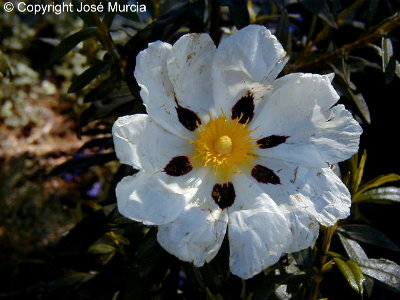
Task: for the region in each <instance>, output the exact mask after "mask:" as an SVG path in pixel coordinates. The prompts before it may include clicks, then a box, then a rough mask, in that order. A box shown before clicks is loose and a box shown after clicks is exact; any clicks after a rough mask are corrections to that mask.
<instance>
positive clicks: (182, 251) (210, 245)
mask: <svg viewBox="0 0 400 300" xmlns="http://www.w3.org/2000/svg"><path fill="white" fill-rule="evenodd" d="M227 223H228V217H227V214H226V212H225V211H222V210H220V209H219V208H218V206H216V205H209V206H208V207H207V206H206V205H201V206H198V205H195V204H191V205H189V206H187V207H186V208H185V210H184V211H183V212H182V213H181V214H180V215H179V216H178V217H177V218H176V219H175V220H174V221H172V222H171V223H168V224H165V225H161V226H159V228H158V236H157V238H158V242H159V243H160V245H161V246H162V247H163V248H164V249H165V250H167V251H168V252H169V253H171V254H173V255H175V256H176V257H178V258H179V259H180V260H183V261H188V262H193V264H194V265H195V266H198V267H200V266H202V265H203V264H204V262H209V261H211V260H212V259H213V258H214V257H215V255H217V253H218V250H219V248H220V247H221V244H222V241H223V239H224V236H225V232H226V225H227Z"/></svg>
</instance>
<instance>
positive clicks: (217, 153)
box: [190, 115, 257, 182]
mask: <svg viewBox="0 0 400 300" xmlns="http://www.w3.org/2000/svg"><path fill="white" fill-rule="evenodd" d="M251 132H252V131H251V130H249V129H248V128H247V124H241V123H239V119H234V120H231V119H228V118H227V117H226V116H225V115H222V116H219V117H218V118H216V119H212V118H211V119H210V121H209V122H208V123H206V124H203V125H201V126H200V127H199V128H198V129H197V137H196V139H195V140H193V141H190V143H192V144H194V150H193V153H192V155H191V157H190V158H191V159H190V160H191V162H192V163H193V165H194V167H210V168H213V170H214V174H215V175H216V177H217V180H218V181H219V182H227V181H229V180H230V178H231V175H232V174H233V173H239V172H241V171H243V170H250V169H251V168H252V167H253V166H254V158H255V157H256V155H255V154H254V153H253V151H254V150H255V149H256V148H257V145H256V142H255V140H254V139H253V138H252V137H251Z"/></svg>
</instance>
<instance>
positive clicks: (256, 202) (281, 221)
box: [228, 175, 290, 279]
mask: <svg viewBox="0 0 400 300" xmlns="http://www.w3.org/2000/svg"><path fill="white" fill-rule="evenodd" d="M234 186H235V189H236V191H237V197H236V199H235V203H234V204H233V205H232V207H230V208H228V213H229V225H228V235H229V247H230V267H231V271H232V273H233V274H235V275H237V276H239V277H241V278H243V279H247V278H250V277H252V276H254V275H256V274H258V273H259V272H261V271H262V270H263V269H265V268H267V267H269V266H271V265H272V264H274V263H276V262H277V261H278V260H279V258H280V256H281V254H282V253H283V252H284V251H285V249H286V248H287V245H288V242H290V240H289V239H290V230H289V224H288V222H287V220H286V218H285V216H284V215H283V213H282V212H281V211H280V209H279V207H278V206H277V205H276V204H275V202H274V201H273V200H272V199H271V198H270V197H269V196H268V195H267V194H265V193H264V192H263V191H262V190H261V188H260V187H259V184H258V183H257V182H255V181H254V180H252V179H251V178H249V177H247V176H244V175H242V176H238V178H237V179H235V180H234Z"/></svg>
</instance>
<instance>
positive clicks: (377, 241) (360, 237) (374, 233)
mask: <svg viewBox="0 0 400 300" xmlns="http://www.w3.org/2000/svg"><path fill="white" fill-rule="evenodd" d="M337 231H338V232H340V233H342V234H343V235H344V236H346V237H348V238H351V239H353V240H356V241H359V242H363V243H367V244H370V245H374V246H377V247H382V248H386V249H389V250H392V251H400V248H399V247H398V246H397V245H396V244H395V243H394V242H392V241H391V240H390V239H389V238H388V237H387V236H386V235H385V234H384V233H382V232H380V231H379V230H376V229H375V228H373V227H371V226H369V225H362V224H348V225H343V226H340V227H338V228H337Z"/></svg>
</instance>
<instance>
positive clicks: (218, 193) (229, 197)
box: [211, 182, 236, 209]
mask: <svg viewBox="0 0 400 300" xmlns="http://www.w3.org/2000/svg"><path fill="white" fill-rule="evenodd" d="M211 197H212V198H213V199H214V201H215V203H216V204H217V205H218V206H219V208H220V209H224V208H227V207H229V206H231V205H232V204H233V202H234V201H235V197H236V194H235V189H234V188H233V184H232V183H231V182H227V183H223V184H219V183H217V184H216V185H214V187H213V190H212V192H211Z"/></svg>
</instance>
